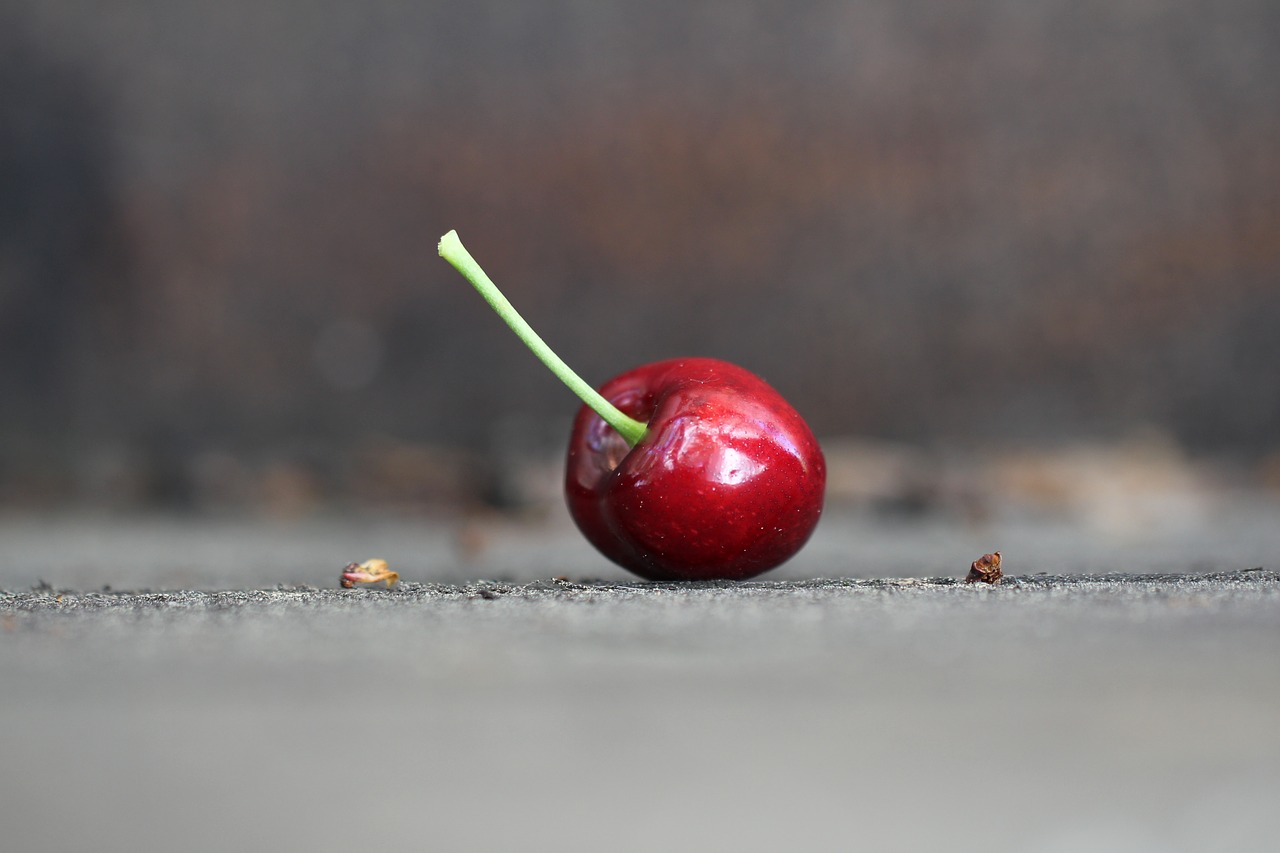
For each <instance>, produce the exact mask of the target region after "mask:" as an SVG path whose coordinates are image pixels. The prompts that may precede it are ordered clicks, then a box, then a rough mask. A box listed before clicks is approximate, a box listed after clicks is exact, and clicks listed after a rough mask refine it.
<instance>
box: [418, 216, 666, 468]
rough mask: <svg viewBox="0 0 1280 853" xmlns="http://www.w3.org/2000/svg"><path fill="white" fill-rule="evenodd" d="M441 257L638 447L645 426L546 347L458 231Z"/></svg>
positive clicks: (443, 242) (442, 248)
mask: <svg viewBox="0 0 1280 853" xmlns="http://www.w3.org/2000/svg"><path fill="white" fill-rule="evenodd" d="M440 257H442V258H444V259H445V260H446V261H448V262H449V263H450V264H452V265H453V268H454V269H456V270H457V271H458V272H460V273H462V277H463V278H465V279H466V280H467V281H469V282H471V286H472V287H474V288H475V289H476V291H477V292H478V293H479V294H480V295H481V296H483V297H484V301H485V302H488V303H489V307H490V308H492V309H493V310H494V311H496V312H497V314H498V316H499V317H501V318H502V319H503V320H505V321H506V324H507V325H508V326H510V327H511V331H513V332H515V333H516V337H518V338H519V339H520V340H522V341H524V345H525V346H527V347H528V348H529V349H530V350H532V351H533V354H534V355H536V356H537V357H538V358H539V359H540V360H541V361H542V363H543V364H545V365H546V366H547V367H548V369H550V370H551V372H552V373H554V374H555V375H556V376H558V377H560V381H561V382H563V383H564V384H565V385H568V386H569V390H570V391H572V392H573V393H575V394H577V395H578V397H580V398H581V399H582V402H584V403H586V404H587V405H588V406H590V407H591V408H592V409H593V410H594V411H595V413H596V414H597V415H599V416H600V417H601V418H603V419H604V422H605V423H607V424H608V425H609V426H611V427H613V428H614V429H616V430H617V431H618V432H619V433H620V434H621V435H622V437H623V438H624V439H626V440H627V444H628V445H629V446H631V447H635V446H636V443H637V442H639V441H640V439H641V438H643V437H644V432H645V429H646V427H645V425H644V424H643V423H641V422H640V421H638V420H636V419H635V418H631V417H628V416H626V415H624V414H623V413H622V411H621V410H620V409H619V408H618V407H617V406H615V405H613V403H610V402H609V401H608V400H606V399H605V398H604V397H602V396H600V393H599V392H598V391H596V389H594V388H592V387H591V386H590V385H588V384H587V383H586V382H584V381H583V380H582V377H580V376H578V374H576V373H574V372H573V370H572V369H571V368H570V367H569V365H567V364H565V363H564V361H563V360H562V359H561V358H560V356H558V355H556V354H555V353H554V352H553V351H552V350H551V347H549V346H547V345H546V343H545V342H544V341H543V340H542V338H540V337H539V336H538V333H537V332H535V331H534V330H533V327H532V326H530V325H529V324H528V322H526V321H525V319H524V318H523V317H521V316H520V315H519V314H518V313H517V312H516V309H515V308H513V307H512V306H511V303H510V302H508V301H507V297H505V296H503V295H502V291H501V290H498V286H497V285H496V284H494V283H493V281H492V280H491V279H490V278H489V276H487V275H485V272H484V270H482V269H481V268H480V265H479V264H478V263H476V259H475V258H473V257H471V253H470V252H468V251H467V250H466V247H465V246H463V245H462V241H461V240H459V239H458V232H457V231H450V232H449V233H448V234H446V235H444V236H443V237H441V238H440Z"/></svg>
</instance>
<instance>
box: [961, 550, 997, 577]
mask: <svg viewBox="0 0 1280 853" xmlns="http://www.w3.org/2000/svg"><path fill="white" fill-rule="evenodd" d="M1002 577H1004V572H1002V571H1000V552H999V551H993V552H992V553H990V554H983V555H982V556H981V557H979V558H978V559H976V560H974V561H973V562H972V563H971V564H969V576H968V577H966V578H965V579H964V582H965V583H989V584H997V583H1000V578H1002Z"/></svg>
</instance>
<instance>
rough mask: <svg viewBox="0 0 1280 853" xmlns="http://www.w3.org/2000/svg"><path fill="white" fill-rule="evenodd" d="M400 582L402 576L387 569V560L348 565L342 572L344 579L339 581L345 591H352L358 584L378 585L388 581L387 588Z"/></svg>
mask: <svg viewBox="0 0 1280 853" xmlns="http://www.w3.org/2000/svg"><path fill="white" fill-rule="evenodd" d="M398 580H400V575H399V574H398V573H396V572H393V571H391V569H389V568H387V561H386V560H365V561H364V562H363V563H347V565H346V568H344V569H343V570H342V579H341V580H340V581H338V583H340V584H341V585H342V587H343V588H344V589H351V588H352V587H353V586H355V585H356V584H357V583H377V582H378V581H386V582H387V588H388V589H390V588H391V585H392V584H394V583H395V582H396V581H398Z"/></svg>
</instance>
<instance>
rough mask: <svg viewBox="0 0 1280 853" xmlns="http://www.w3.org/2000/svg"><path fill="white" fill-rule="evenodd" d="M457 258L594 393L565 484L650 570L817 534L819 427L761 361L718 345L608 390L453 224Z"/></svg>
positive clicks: (760, 568)
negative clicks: (753, 364) (564, 352)
mask: <svg viewBox="0 0 1280 853" xmlns="http://www.w3.org/2000/svg"><path fill="white" fill-rule="evenodd" d="M439 251H440V257H442V258H444V259H445V260H446V261H448V262H449V263H450V264H451V265H452V266H453V267H454V268H455V269H456V270H457V271H458V272H459V273H461V274H462V276H463V277H464V278H465V279H466V280H467V281H469V282H471V285H472V286H473V287H474V288H475V289H476V292H478V293H479V294H480V295H481V296H482V297H484V300H485V301H486V302H488V303H489V306H490V307H491V308H493V310H494V311H496V312H497V314H498V316H500V317H501V318H502V319H503V321H505V322H506V324H507V325H508V326H510V327H511V330H512V331H513V332H515V333H516V335H517V336H518V337H519V338H520V340H522V341H524V343H525V345H526V346H528V347H529V349H530V351H531V352H533V354H534V355H536V356H537V357H538V359H539V360H540V361H542V363H543V364H545V365H546V366H547V368H548V369H549V370H550V371H551V372H552V373H554V374H555V375H556V376H558V377H559V378H560V379H561V381H563V382H564V383H565V385H567V386H568V387H569V388H570V389H571V390H572V391H573V392H574V393H575V394H577V395H578V397H579V398H580V399H581V400H582V401H583V403H584V404H585V405H584V407H583V409H582V411H580V412H579V413H578V417H577V419H576V420H575V421H574V424H573V433H572V435H571V436H570V437H569V465H568V471H567V473H566V475H565V492H566V496H567V498H568V501H569V512H570V514H571V515H572V516H573V518H574V520H575V521H576V522H577V524H578V527H579V528H580V529H581V530H582V532H583V533H584V534H585V535H586V537H587V539H588V540H590V541H591V544H593V545H595V546H596V548H598V549H599V550H600V552H601V553H602V554H604V555H605V556H606V557H608V558H609V559H611V560H613V561H614V562H615V563H617V564H619V565H620V566H623V567H625V568H628V569H630V570H631V571H633V572H635V573H636V574H638V575H640V576H641V577H644V578H649V579H650V580H740V579H742V578H749V577H752V576H753V575H758V574H760V573H761V572H765V571H768V570H769V569H772V568H773V567H774V566H777V565H778V564H780V563H782V562H783V561H784V560H787V559H788V558H790V557H791V556H792V555H794V554H795V553H796V552H797V551H799V550H800V547H801V546H802V545H804V543H805V541H806V540H808V538H809V534H811V533H813V528H814V527H815V526H816V525H817V523H818V517H819V516H820V515H822V497H823V490H824V489H825V488H826V484H827V467H826V463H825V462H824V461H823V458H822V450H821V449H820V448H819V447H818V442H817V441H816V440H815V439H814V437H813V433H812V432H810V431H809V427H808V425H807V424H805V422H804V420H803V419H802V418H801V417H800V416H799V415H798V414H796V410H795V409H793V408H791V406H790V405H788V404H787V401H786V400H784V399H782V397H781V395H779V394H778V392H777V391H775V390H773V389H772V388H770V387H769V386H768V385H767V384H765V381H764V380H763V379H761V378H760V377H758V376H756V375H755V374H753V373H750V372H748V371H746V370H743V369H742V368H741V367H735V366H734V365H732V364H728V363H726V362H723V361H716V360H715V359H711V358H683V359H673V360H671V361H659V362H657V363H655V364H647V365H644V366H643V367H637V368H636V369H634V370H631V371H628V372H627V373H624V374H622V375H621V376H618V377H615V378H614V379H612V380H610V381H609V382H607V383H605V385H604V387H603V388H601V389H600V390H599V391H596V390H595V389H594V388H592V387H591V386H590V385H588V384H587V383H586V382H584V381H583V380H582V377H580V376H578V374H576V373H574V372H573V371H572V370H571V369H570V368H569V366H568V365H567V364H565V363H564V362H563V361H562V360H561V359H560V357H559V356H558V355H556V354H555V353H554V352H552V351H551V348H550V347H548V346H547V345H546V343H545V342H544V341H543V340H542V338H540V337H538V334H537V333H536V332H534V331H533V329H532V328H531V327H530V326H529V324H528V323H527V322H525V320H524V318H523V317H521V316H520V315H519V314H518V313H517V312H516V310H515V308H513V307H512V306H511V303H510V302H508V301H507V298H506V297H505V296H503V295H502V291H500V290H498V286H497V285H495V284H494V283H493V281H491V280H490V278H489V276H488V275H486V274H485V271H484V270H483V269H481V268H480V265H479V264H478V263H476V261H475V258H473V257H471V253H470V252H468V251H467V250H466V248H465V247H463V245H462V241H461V240H459V239H458V235H457V233H456V232H454V231H450V232H449V233H448V234H445V235H444V236H443V237H441V238H440V246H439Z"/></svg>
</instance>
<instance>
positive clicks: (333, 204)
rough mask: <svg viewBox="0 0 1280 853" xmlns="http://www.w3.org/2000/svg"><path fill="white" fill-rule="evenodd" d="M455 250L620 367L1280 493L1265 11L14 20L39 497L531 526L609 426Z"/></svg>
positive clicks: (573, 345)
mask: <svg viewBox="0 0 1280 853" xmlns="http://www.w3.org/2000/svg"><path fill="white" fill-rule="evenodd" d="M450 228H456V229H457V230H458V232H459V233H460V235H461V236H462V238H463V240H464V242H465V243H466V244H467V246H468V247H469V248H470V249H471V251H472V252H473V254H474V255H475V256H476V257H477V259H478V260H479V261H480V262H481V263H482V264H483V265H484V266H485V267H486V269H487V270H488V271H489V272H490V274H491V275H492V276H493V278H494V279H495V280H496V281H497V282H498V283H499V285H501V286H502V287H503V288H504V289H505V290H506V292H507V295H508V296H509V297H510V298H511V300H512V302H514V303H515V304H516V306H517V307H518V308H519V309H520V310H521V311H522V313H524V314H525V316H526V317H527V318H528V319H529V320H530V321H531V322H532V323H533V324H534V326H535V327H536V328H538V329H539V331H540V332H541V333H542V334H543V336H544V337H545V338H546V339H547V340H548V342H549V343H551V345H552V346H553V347H555V348H556V349H557V350H558V351H559V352H560V354H561V355H562V356H563V357H564V358H565V359H566V360H567V361H568V362H569V363H570V364H572V365H574V366H575V367H576V368H578V369H579V370H580V371H581V372H582V373H583V375H584V377H585V378H587V379H588V380H589V381H593V382H601V381H603V380H605V379H607V378H608V377H609V376H611V375H613V374H614V373H616V372H618V371H620V370H623V369H625V368H627V367H630V366H633V365H635V364H638V363H640V362H643V361H647V360H653V359H657V358H664V357H669V356H674V355H682V354H688V355H710V356H716V357H720V358H724V359H728V360H730V361H736V362H738V363H741V364H743V365H744V366H746V367H748V368H750V369H752V370H754V371H756V372H757V373H760V374H761V375H763V376H764V377H766V378H767V379H768V380H769V381H770V382H771V383H772V384H774V385H775V386H777V387H778V388H779V389H780V390H781V391H782V392H783V393H784V394H785V395H786V396H787V397H788V398H789V399H791V400H792V402H793V403H794V404H795V405H796V407H797V408H798V409H799V410H800V411H801V412H802V413H803V414H804V415H806V417H808V418H809V420H810V422H811V424H812V425H813V427H814V429H815V431H816V432H818V434H819V435H821V436H827V437H830V438H832V439H833V444H832V447H833V448H835V449H837V450H838V448H839V447H841V446H846V445H845V444H842V442H841V441H839V440H835V439H841V438H843V437H849V436H856V437H858V439H859V441H860V442H870V443H872V445H874V446H880V444H881V443H885V444H884V446H893V447H900V446H906V447H910V448H913V449H914V450H913V451H912V452H917V451H920V452H944V451H945V452H959V453H989V452H992V451H993V450H994V451H1001V450H1010V449H1017V450H1023V449H1028V448H1031V449H1035V448H1054V447H1062V446H1066V445H1070V446H1078V445H1082V444H1090V443H1096V444H1099V445H1108V444H1111V443H1114V442H1119V441H1130V440H1131V439H1132V436H1134V435H1135V434H1138V435H1143V436H1152V435H1154V436H1157V439H1158V442H1157V443H1158V444H1159V446H1160V447H1172V448H1175V449H1176V454H1175V455H1176V456H1177V458H1179V459H1184V458H1213V459H1218V460H1226V461H1227V462H1229V463H1230V464H1231V465H1235V466H1238V467H1239V468H1240V470H1244V471H1246V472H1249V476H1252V477H1256V478H1259V479H1260V480H1261V481H1262V482H1267V481H1268V478H1270V481H1272V482H1275V483H1280V6H1278V5H1277V4H1275V3H1274V2H1270V0H1254V1H1253V2H1217V3H1209V2H1192V1H1191V0H1171V2H1161V3H1151V2H1133V3H1119V4H1116V3H1092V2H1085V3H1080V2H1074V3H1068V2H1059V0H1018V2H1012V0H1011V1H1010V2H997V1H996V0H989V2H981V3H974V4H941V3H934V2H924V0H894V2H869V3H848V2H795V0H791V1H790V2H786V3H782V2H743V3H739V2H718V3H697V4H690V3H685V2H667V1H666V0H661V1H660V2H651V3H645V4H639V3H623V2H616V0H597V2H591V3H586V2H554V3H538V4H518V3H506V2H472V3H466V4H455V3H436V2H418V3H410V2H380V0H370V2H366V3H361V4H340V3H327V2H326V3H314V2H305V3H304V2H286V0H268V2H260V0H258V2H252V3H250V2H243V0H231V2H223V3H199V4H173V3H164V2H156V1H155V0H153V2H139V3H131V4H100V3H91V2H69V0H40V2H36V0H28V1H27V2H23V0H18V2H14V1H13V0H10V2H8V3H5V4H3V5H0V395H2V402H0V504H2V505H6V506H10V507H33V506H36V507H39V506H50V505H58V504H62V503H77V502H80V503H88V504H112V505H122V506H142V505H160V506H166V507H197V508H198V507H209V506H234V505H244V504H255V505H267V506H271V507H277V508H284V510H285V511H296V510H305V509H307V508H308V507H311V506H313V505H317V504H321V503H328V502H331V501H333V500H335V499H336V500H345V501H350V502H353V503H378V502H388V503H404V504H411V505H432V504H442V503H452V502H457V501H462V502H468V501H474V502H477V503H490V504H504V503H512V502H519V501H520V500H521V499H522V498H521V496H522V495H524V494H525V493H526V492H527V491H528V489H525V490H524V491H522V489H524V488H525V487H523V486H521V484H520V482H518V481H517V480H518V476H523V474H519V475H516V474H512V471H520V470H523V469H522V468H521V464H520V463H519V462H518V460H520V459H525V460H528V459H533V460H543V459H545V458H548V456H549V455H553V454H554V453H555V452H558V444H559V442H560V441H561V440H562V434H565V435H567V428H568V422H569V419H570V418H571V416H572V414H573V411H574V410H575V408H576V401H575V400H574V398H573V397H572V396H571V395H570V394H569V392H567V391H566V390H564V389H563V388H561V387H560V386H559V385H558V384H557V383H556V381H555V380H554V379H553V378H551V377H550V375H549V374H547V373H546V372H545V371H544V370H543V368H542V367H541V366H539V365H538V364H537V363H536V362H535V361H534V360H533V359H532V357H531V356H529V355H528V354H527V353H526V352H525V351H524V350H523V348H522V346H521V345H520V344H519V343H518V342H517V341H516V340H515V339H514V338H513V337H512V336H511V335H510V333H509V332H508V331H507V329H506V328H505V327H504V326H503V325H502V324H501V322H500V321H498V320H497V319H496V318H495V317H493V316H492V315H491V314H490V313H489V312H488V309H487V308H486V307H485V306H484V304H483V303H482V302H481V301H480V299H479V298H478V297H477V296H476V295H475V294H474V293H473V292H472V291H471V290H470V288H469V287H468V286H467V285H466V283H465V282H464V281H463V280H462V279H461V278H459V277H458V276H457V275H456V273H454V272H453V270H452V269H450V268H449V267H448V266H447V265H446V264H445V263H444V262H442V261H441V260H440V259H439V258H438V257H437V256H436V241H437V239H438V238H439V236H440V235H441V234H443V233H444V232H445V231H447V230H449V229H450ZM858 446H859V447H863V446H864V445H863V444H859V445H858ZM1145 446H1148V445H1144V447H1145ZM851 458H854V459H855V461H856V460H862V462H858V463H857V464H863V463H864V462H865V454H864V455H859V454H858V453H854V454H853V455H852V456H851ZM837 461H838V460H837ZM855 467H856V466H855ZM1068 467H1070V466H1068ZM535 471H537V472H540V471H541V469H537V468H535ZM554 476H555V475H552V480H554ZM849 476H852V477H855V478H856V476H857V471H856V470H855V471H854V473H853V474H852V475H849ZM513 478H516V479H513ZM544 481H545V480H539V482H544ZM554 485H555V483H554V482H553V483H552V486H553V487H554ZM532 488H533V490H534V491H536V488H537V487H532ZM855 490H856V489H855Z"/></svg>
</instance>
